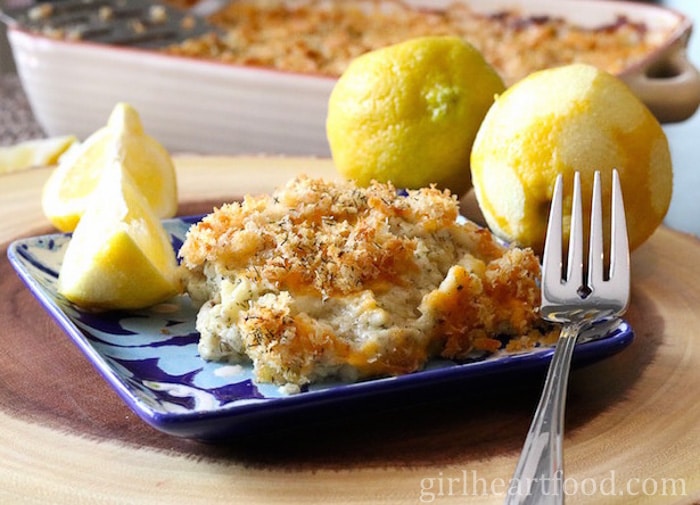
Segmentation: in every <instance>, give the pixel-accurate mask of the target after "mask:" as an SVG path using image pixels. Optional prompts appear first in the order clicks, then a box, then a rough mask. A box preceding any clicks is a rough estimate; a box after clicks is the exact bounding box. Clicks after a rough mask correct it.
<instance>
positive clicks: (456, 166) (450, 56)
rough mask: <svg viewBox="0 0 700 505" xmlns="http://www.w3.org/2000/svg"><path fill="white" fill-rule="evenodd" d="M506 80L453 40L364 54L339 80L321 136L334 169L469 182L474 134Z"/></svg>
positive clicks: (409, 180)
mask: <svg viewBox="0 0 700 505" xmlns="http://www.w3.org/2000/svg"><path fill="white" fill-rule="evenodd" d="M502 90H503V81H502V80H501V78H500V77H499V76H498V74H497V73H496V72H495V70H493V68H492V67H491V66H490V65H489V64H488V63H486V61H485V60H484V58H483V57H482V55H481V53H479V52H478V51H477V50H476V49H475V48H473V47H472V46H471V45H469V44H468V43H466V42H464V41H463V40H462V39H460V38H458V37H449V36H445V37H420V38H416V39H411V40H408V41H406V42H402V43H400V44H396V45H392V46H388V47H385V48H382V49H378V50H375V51H371V52H369V53H365V54H364V55H362V56H360V57H358V58H356V59H355V60H353V61H352V62H351V63H350V65H349V66H348V68H347V69H346V71H345V72H344V73H343V75H342V76H341V77H340V79H338V81H337V82H336V84H335V86H334V88H333V90H332V92H331V96H330V99H329V102H328V116H327V119H326V133H327V137H328V142H329V145H330V148H331V154H332V157H333V161H334V164H335V166H336V168H337V169H338V170H339V172H340V173H341V174H342V175H343V176H344V177H347V178H349V179H353V180H355V181H356V182H357V183H358V184H361V185H367V184H369V182H370V181H371V180H373V179H375V180H378V181H380V182H387V181H391V182H392V183H394V185H396V186H397V187H403V188H419V187H422V186H427V185H429V184H432V183H435V184H437V185H438V186H440V187H444V188H449V189H450V190H452V192H453V193H456V194H458V195H461V194H462V193H464V192H466V191H467V190H468V189H469V188H470V187H471V182H470V171H469V153H470V151H471V147H472V142H473V141H474V136H475V135H476V132H477V130H478V128H479V125H480V124H481V120H482V119H483V117H484V115H485V114H486V111H487V110H488V109H489V107H490V105H491V104H492V103H493V100H494V95H495V94H497V93H500V92H501V91H502Z"/></svg>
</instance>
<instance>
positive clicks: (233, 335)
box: [179, 176, 548, 386]
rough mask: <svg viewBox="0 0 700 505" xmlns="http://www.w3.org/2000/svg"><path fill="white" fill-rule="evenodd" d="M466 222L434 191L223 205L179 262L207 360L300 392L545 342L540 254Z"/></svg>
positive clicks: (336, 187) (312, 193) (297, 188)
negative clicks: (247, 368) (244, 368)
mask: <svg viewBox="0 0 700 505" xmlns="http://www.w3.org/2000/svg"><path fill="white" fill-rule="evenodd" d="M458 214H459V208H458V202H457V199H456V198H455V197H454V196H452V195H450V194H449V192H443V191H441V190H438V189H436V188H423V189H420V190H412V191H408V192H407V193H402V194H399V193H397V191H396V189H395V188H394V187H393V186H392V185H390V184H380V183H373V184H372V185H371V186H370V187H368V188H361V187H357V186H355V185H354V184H353V183H351V182H342V183H331V182H326V181H324V180H319V179H311V178H307V177H303V176H301V177H299V178H296V179H294V180H292V181H290V182H289V183H288V184H287V185H286V186H284V187H282V188H280V189H279V190H277V191H276V192H275V193H273V194H272V195H263V196H257V197H251V196H248V197H246V198H245V199H244V200H243V201H242V202H235V203H231V204H226V205H223V206H222V207H221V208H218V209H215V210H214V212H213V213H211V214H209V215H208V216H206V217H205V218H204V219H203V220H202V221H201V222H199V223H197V224H196V225H193V227H192V228H191V229H190V230H189V232H188V234H187V237H186V240H185V242H184V244H183V246H182V248H181V250H180V253H179V254H180V256H181V259H182V265H183V271H184V276H185V282H186V287H187V291H188V292H189V294H190V295H191V297H192V298H193V299H194V300H195V301H197V302H199V303H201V304H202V305H201V308H200V309H199V314H198V317H197V323H196V326H197V330H198V331H199V332H200V334H201V337H200V342H199V352H200V354H201V356H202V357H203V358H204V359H207V360H221V361H228V362H247V361H250V362H252V365H253V369H254V375H255V377H256V380H258V381H260V382H272V383H277V384H280V385H290V384H291V385H298V386H301V385H304V384H307V383H310V382H315V381H320V380H323V379H328V378H340V379H343V380H357V379H359V378H364V377H374V376H391V375H398V374H404V373H409V372H413V371H416V370H419V369H421V368H422V367H423V366H424V365H425V364H426V362H427V361H428V360H429V359H431V358H434V357H444V358H450V359H455V360H460V359H465V358H468V357H470V356H473V355H474V353H475V352H495V351H497V350H498V349H501V348H502V347H504V345H505V346H506V347H508V346H510V347H516V348H517V347H524V346H525V347H526V346H529V345H531V344H533V343H534V342H536V341H541V340H542V339H543V338H545V337H546V334H547V331H548V328H547V327H545V326H543V323H542V322H541V320H540V318H539V315H538V305H539V296H540V294H539V288H538V284H537V282H538V278H539V275H540V266H539V262H538V259H537V257H536V256H535V255H534V253H533V252H532V251H531V250H529V249H518V248H512V247H505V246H503V245H502V244H500V243H499V242H498V241H497V240H496V239H495V238H494V237H493V236H492V235H491V233H490V232H489V231H488V230H486V229H483V228H481V227H479V226H477V225H476V224H474V223H472V222H470V221H465V220H462V219H459V218H458Z"/></svg>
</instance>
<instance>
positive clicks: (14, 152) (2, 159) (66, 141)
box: [0, 135, 78, 174]
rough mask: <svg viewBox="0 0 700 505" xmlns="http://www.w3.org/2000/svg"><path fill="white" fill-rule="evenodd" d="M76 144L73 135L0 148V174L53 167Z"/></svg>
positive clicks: (28, 141)
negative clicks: (40, 167)
mask: <svg viewBox="0 0 700 505" xmlns="http://www.w3.org/2000/svg"><path fill="white" fill-rule="evenodd" d="M77 142H78V138H77V137H76V136H75V135H63V136H60V137H50V138H47V139H35V140H27V141H25V142H20V143H19V144H15V145H13V146H4V147H0V174H2V173H8V172H15V171H18V170H22V169H24V168H29V167H38V166H47V165H55V164H56V163H57V162H58V159H59V158H60V156H61V155H62V154H63V153H65V152H66V151H67V150H68V149H69V148H71V147H72V146H74V145H75V144H76V143H77Z"/></svg>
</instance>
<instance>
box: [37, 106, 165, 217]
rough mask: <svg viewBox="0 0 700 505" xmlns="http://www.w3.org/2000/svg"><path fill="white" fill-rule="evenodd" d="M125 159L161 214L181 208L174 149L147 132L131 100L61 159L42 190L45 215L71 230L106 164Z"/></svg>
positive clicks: (119, 107) (122, 161)
mask: <svg viewBox="0 0 700 505" xmlns="http://www.w3.org/2000/svg"><path fill="white" fill-rule="evenodd" d="M115 162H118V163H120V164H121V165H122V166H123V167H124V169H125V170H126V171H127V172H129V174H130V175H131V177H132V178H133V179H134V181H135V183H136V185H137V186H138V188H139V190H140V191H141V192H142V193H143V194H144V195H146V197H147V199H148V202H149V204H150V205H151V207H152V208H153V210H154V211H155V213H156V214H157V215H158V216H159V217H172V216H174V215H175V212H176V211H177V185H176V178H175V168H174V166H173V162H172V160H171V158H170V155H169V153H168V152H167V151H166V150H165V148H164V147H163V146H162V145H161V144H159V143H158V142H157V141H156V140H155V139H153V138H152V137H150V136H149V135H147V134H146V133H145V132H144V129H143V125H142V124H141V119H140V117H139V115H138V112H136V110H134V108H133V107H131V106H130V105H129V104H126V103H119V104H117V105H116V106H115V107H114V110H113V111H112V113H111V115H110V117H109V120H108V122H107V125H106V126H105V127H103V128H101V129H99V130H97V131H96V132H95V133H93V134H92V135H91V136H90V137H89V138H87V139H86V140H85V142H83V143H82V144H81V145H80V147H79V148H78V149H75V150H73V151H72V152H70V153H66V155H65V156H64V157H63V158H62V159H61V161H60V163H59V165H58V167H56V169H54V171H53V172H52V173H51V175H50V176H49V179H48V180H47V181H46V184H45V185H44V189H43V193H42V208H43V211H44V214H45V215H46V217H47V218H48V219H49V220H50V221H51V223H52V224H53V225H54V226H56V228H58V229H59V230H61V231H72V230H73V229H74V228H75V226H76V225H77V223H78V221H79V220H80V217H81V216H82V214H83V212H84V210H85V206H86V204H87V201H88V199H89V196H90V194H91V193H92V192H93V191H94V189H95V187H96V186H97V182H98V180H99V179H100V175H101V174H102V172H103V171H104V170H105V169H106V167H108V166H110V165H112V164H113V163H115Z"/></svg>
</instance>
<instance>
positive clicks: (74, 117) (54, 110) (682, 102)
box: [8, 0, 700, 156]
mask: <svg viewBox="0 0 700 505" xmlns="http://www.w3.org/2000/svg"><path fill="white" fill-rule="evenodd" d="M451 1H452V0H441V1H437V2H436V1H432V2H428V1H427V0H422V1H421V0H410V1H409V2H408V3H411V4H415V5H418V6H421V5H428V4H429V5H430V6H431V7H433V8H434V7H440V4H444V5H447V3H449V2H451ZM468 3H469V5H470V6H471V7H472V8H473V9H475V10H477V11H482V12H497V11H498V10H502V9H504V8H512V7H519V8H520V9H521V10H522V11H523V13H525V14H531V15H549V16H561V17H564V18H565V19H570V20H572V21H575V22H576V23H578V24H583V25H588V26H592V27H593V26H600V25H606V24H609V23H611V22H613V21H614V20H615V19H616V17H617V16H618V15H621V14H622V15H625V16H627V18H629V19H630V20H632V21H639V22H644V23H646V24H647V26H649V27H650V28H651V29H653V30H656V29H658V30H662V31H664V32H666V33H668V34H670V35H668V36H667V40H666V41H665V43H664V44H663V46H662V47H661V48H660V49H659V50H657V51H656V52H654V53H653V54H651V55H650V56H649V57H648V58H647V59H645V60H644V61H642V62H640V63H639V64H637V65H635V66H634V67H629V68H627V69H625V70H624V71H622V72H621V73H620V77H621V78H622V79H624V80H625V81H626V82H627V83H628V84H629V85H630V86H631V88H632V89H633V90H634V91H635V92H636V93H637V94H638V96H639V97H640V98H641V99H642V100H643V101H644V102H645V103H647V105H648V106H649V107H650V109H651V110H652V111H653V112H654V113H655V114H656V115H657V117H658V118H659V120H660V121H662V122H675V121H681V120H684V119H686V118H688V117H690V116H691V115H692V114H693V113H694V112H695V110H696V109H697V107H698V104H699V103H700V74H699V73H698V71H697V69H696V68H695V67H694V66H693V65H692V64H691V63H690V62H689V61H688V59H687V56H686V46H687V42H688V37H689V36H690V32H691V27H692V23H691V21H690V20H689V19H688V18H687V17H685V16H683V15H682V14H680V13H677V12H674V11H672V10H669V9H665V8H661V7H657V6H652V5H645V4H635V3H628V2H617V1H601V0H539V1H537V0H534V1H527V0H468ZM8 37H9V40H10V45H11V47H12V51H13V55H14V58H15V62H16V66H17V70H18V73H19V75H20V79H21V81H22V84H23V86H24V88H25V90H26V93H27V95H28V98H29V101H30V104H31V106H32V109H33V111H34V113H35V115H36V117H37V120H38V121H39V123H40V124H41V126H42V127H43V128H44V129H45V131H46V133H47V134H48V135H64V134H75V135H77V136H78V137H79V138H85V137H86V136H88V135H89V134H90V133H92V132H93V131H95V130H96V129H97V128H99V127H100V126H102V125H104V123H105V121H106V120H107V117H108V115H109V113H110V111H111V109H112V108H113V106H114V104H115V103H117V102H119V101H126V102H129V103H131V104H132V105H133V106H135V107H136V109H137V110H138V111H139V112H140V113H141V116H142V119H143V121H144V124H145V126H146V128H147V130H148V132H149V133H150V134H151V135H153V136H154V137H156V138H157V139H159V140H160V141H161V142H162V143H163V144H164V145H165V146H166V147H167V148H168V149H170V150H171V151H172V152H183V151H190V152H197V153H203V154H206V153H219V154H236V153H278V154H300V155H318V156H328V155H329V149H328V145H327V141H326V135H325V118H326V105H327V100H328V96H329V94H330V92H331V90H332V88H333V85H334V82H335V81H334V79H331V78H327V77H318V76H312V75H303V74H295V73H285V72H279V71H275V70H265V69H259V68H251V67H240V66H233V65H227V64H222V63H217V62H207V61H201V60H195V59H190V58H183V57H178V56H170V55H165V54H161V53H157V52H153V51H148V50H138V49H128V48H123V47H115V46H107V45H100V44H92V43H87V42H71V41H63V40H55V39H51V38H47V37H44V36H41V35H37V34H33V33H29V32H27V31H24V30H22V29H20V28H17V27H12V28H11V29H10V30H9V31H8Z"/></svg>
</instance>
